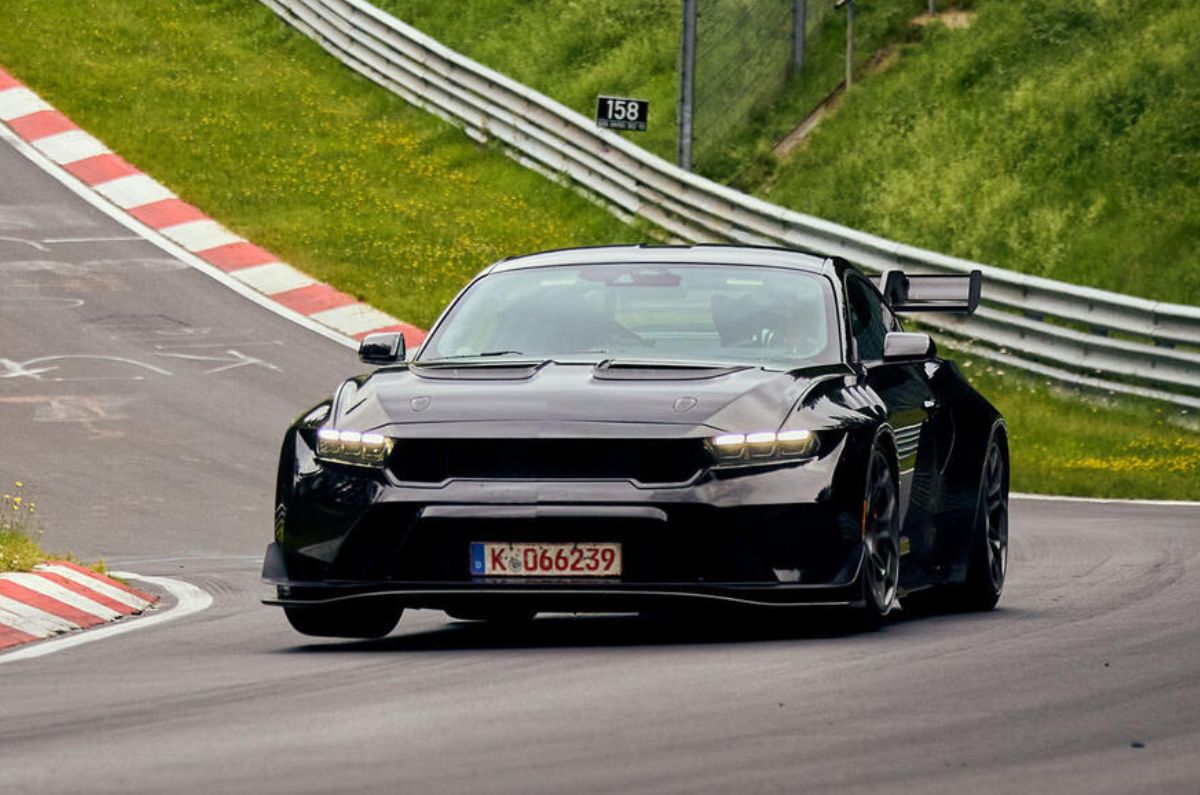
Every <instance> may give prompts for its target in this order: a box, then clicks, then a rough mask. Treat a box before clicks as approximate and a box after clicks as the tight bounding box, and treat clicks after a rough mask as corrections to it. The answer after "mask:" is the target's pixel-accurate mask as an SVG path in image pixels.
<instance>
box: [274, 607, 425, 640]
mask: <svg viewBox="0 0 1200 795" xmlns="http://www.w3.org/2000/svg"><path fill="white" fill-rule="evenodd" d="M403 613H404V608H403V607H400V606H399V605H395V604H392V603H391V602H388V601H386V600H382V599H371V600H365V601H360V602H351V603H347V604H332V605H312V606H311V607H310V606H307V605H303V606H291V605H288V606H285V607H284V608H283V614H284V615H285V616H287V620H288V623H289V624H291V625H292V629H294V630H296V631H297V632H299V633H301V634H304V635H314V636H316V637H322V638H359V639H372V638H382V637H383V636H384V635H387V634H388V633H389V632H391V631H392V630H393V629H395V628H396V624H398V623H399V622H400V616H401V614H403Z"/></svg>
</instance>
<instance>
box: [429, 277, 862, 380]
mask: <svg viewBox="0 0 1200 795" xmlns="http://www.w3.org/2000/svg"><path fill="white" fill-rule="evenodd" d="M836 317H837V313H836V312H835V311H834V298H833V289H832V286H831V284H830V282H829V281H828V280H827V279H826V278H825V277H824V276H821V275H819V274H814V273H810V272H807V271H801V270H797V269H793V268H771V267H754V266H744V265H708V264H683V265H677V264H672V265H658V264H653V263H650V264H642V263H612V264H608V263H605V264H595V265H583V266H567V265H562V266H553V267H544V268H525V269H520V270H512V271H502V272H499V273H492V274H489V275H487V276H484V277H483V278H482V279H480V280H478V281H477V282H475V283H474V284H473V285H472V286H471V287H470V288H469V289H468V290H467V292H466V293H464V294H463V296H462V297H461V298H460V299H459V301H458V302H457V303H456V304H455V305H454V306H453V307H452V308H451V310H450V312H449V313H448V314H447V316H446V318H445V319H444V320H443V321H442V322H441V324H439V326H438V328H437V329H435V331H434V333H433V334H432V335H431V336H430V339H429V341H428V342H427V343H426V345H425V347H424V349H423V350H422V352H421V355H420V356H419V357H418V361H425V362H428V361H431V360H434V359H439V358H448V357H456V358H469V357H471V356H495V355H517V354H520V355H525V356H535V357H547V358H550V357H553V358H558V359H561V358H563V357H567V358H576V359H587V358H589V357H590V358H593V359H597V360H598V359H600V358H620V359H621V360H647V361H651V360H671V361H700V362H718V363H722V362H730V363H749V364H762V365H767V366H779V367H792V366H797V365H804V364H813V363H821V364H826V363H832V362H836V361H838V359H839V351H838V334H837V330H836V329H837V326H836ZM501 352H513V353H511V354H508V353H501Z"/></svg>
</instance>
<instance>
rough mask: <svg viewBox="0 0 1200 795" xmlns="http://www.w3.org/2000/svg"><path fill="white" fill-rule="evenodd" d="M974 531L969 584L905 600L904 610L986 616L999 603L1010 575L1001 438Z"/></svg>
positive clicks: (982, 481) (990, 456) (992, 453)
mask: <svg viewBox="0 0 1200 795" xmlns="http://www.w3.org/2000/svg"><path fill="white" fill-rule="evenodd" d="M970 532H971V557H970V561H969V562H968V564H967V577H966V579H965V580H964V581H963V582H961V583H957V584H955V585H943V586H939V587H936V588H933V589H931V590H926V591H921V592H919V593H915V594H913V595H912V596H908V597H905V599H904V606H905V608H907V609H912V610H913V611H914V612H917V613H945V612H969V611H984V610H991V609H992V608H993V607H995V606H996V602H998V601H999V599H1000V592H1001V591H1002V590H1004V578H1005V576H1006V574H1007V573H1008V465H1007V463H1006V458H1005V456H1004V446H1003V442H1002V440H1001V438H1000V435H999V433H993V434H992V437H991V439H989V440H988V446H987V450H986V452H985V453H984V457H983V469H982V471H981V472H980V475H979V494H978V496H977V497H976V501H975V518H974V522H973V524H972V526H971V530H970Z"/></svg>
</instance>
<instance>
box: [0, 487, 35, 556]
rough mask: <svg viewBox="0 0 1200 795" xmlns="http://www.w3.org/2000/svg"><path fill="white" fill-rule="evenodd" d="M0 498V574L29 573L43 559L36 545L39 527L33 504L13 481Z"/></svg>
mask: <svg viewBox="0 0 1200 795" xmlns="http://www.w3.org/2000/svg"><path fill="white" fill-rule="evenodd" d="M4 492H5V493H4V495H3V496H2V497H0V572H5V571H29V570H30V569H32V568H33V567H34V566H35V565H37V564H38V563H41V562H42V561H43V560H45V559H46V553H44V552H43V551H42V550H41V548H40V547H39V546H38V545H37V539H38V538H39V537H40V536H41V534H42V526H41V524H40V523H39V522H38V520H37V516H36V513H37V503H36V502H34V501H33V500H31V499H30V497H29V495H28V494H27V493H26V488H25V484H24V483H23V482H21V481H19V480H18V481H16V482H15V483H13V484H12V486H10V487H6V488H5V489H4Z"/></svg>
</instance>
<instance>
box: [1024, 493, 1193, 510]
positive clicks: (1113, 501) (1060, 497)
mask: <svg viewBox="0 0 1200 795" xmlns="http://www.w3.org/2000/svg"><path fill="white" fill-rule="evenodd" d="M1008 496H1009V497H1012V498H1013V499H1017V500H1030V501H1042V502H1087V503H1094V504H1096V505H1157V506H1161V507H1168V508H1200V502H1194V501H1191V500H1132V499H1120V498H1117V497H1072V496H1070V495H1066V494H1026V493H1024V492H1019V491H1014V492H1012V493H1011V494H1009V495H1008Z"/></svg>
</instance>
